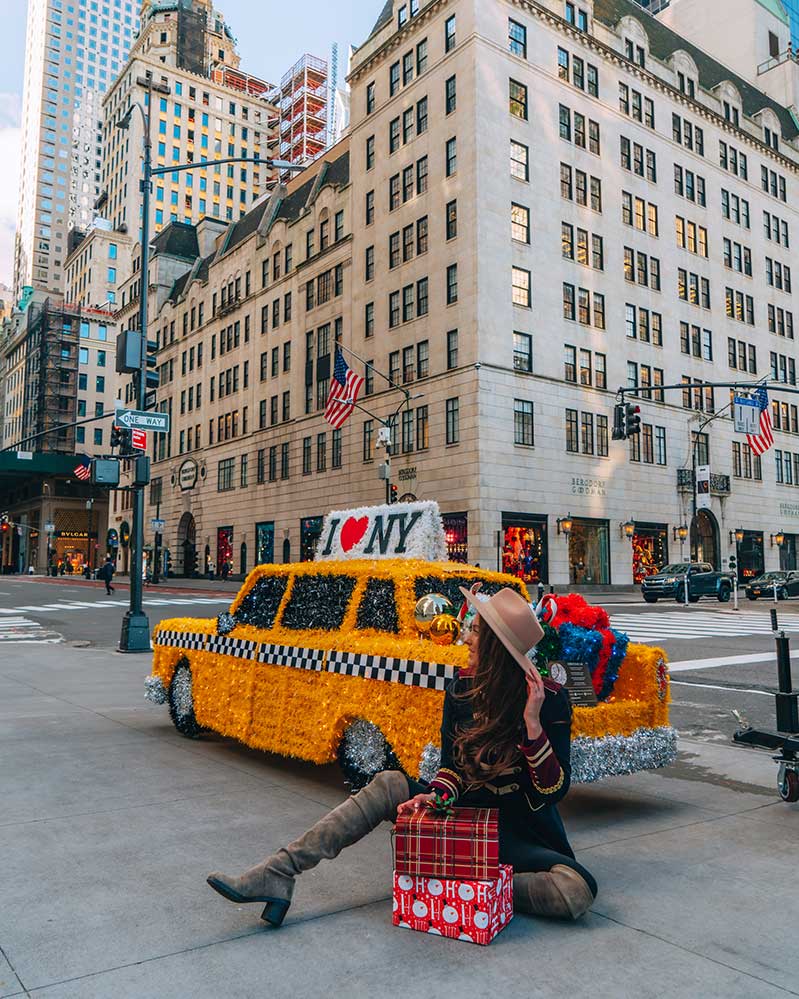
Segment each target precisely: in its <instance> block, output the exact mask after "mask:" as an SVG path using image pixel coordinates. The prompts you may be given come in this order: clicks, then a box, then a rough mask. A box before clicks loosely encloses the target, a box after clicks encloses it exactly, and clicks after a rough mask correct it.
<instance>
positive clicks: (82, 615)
mask: <svg viewBox="0 0 799 999" xmlns="http://www.w3.org/2000/svg"><path fill="white" fill-rule="evenodd" d="M236 588H237V586H236V584H232V583H209V582H207V581H200V582H198V583H196V584H186V585H184V584H183V581H176V582H172V583H170V584H167V585H163V584H161V585H159V586H157V587H156V586H148V587H146V589H145V594H144V603H145V610H146V612H147V614H148V616H149V619H150V624H151V626H153V627H154V626H155V625H156V624H157V623H158V622H159V621H161V620H163V619H164V618H171V617H200V618H207V617H215V616H216V615H217V614H218V613H219V612H220V611H221V610H223V609H225V608H226V607H227V606H228V605H229V604H230V602H231V600H232V599H233V595H234V594H235V591H236ZM588 599H589V600H590V599H592V598H590V597H589V598H588ZM127 600H128V589H127V583H126V581H124V580H119V581H116V582H115V592H114V594H113V595H111V596H106V594H105V588H104V586H103V584H102V583H87V582H84V581H83V580H70V579H64V578H60V579H57V580H49V579H43V578H38V577H34V578H28V577H15V576H2V577H0V658H2V657H4V656H6V655H13V648H14V644H13V643H15V642H17V641H25V642H27V643H37V642H42V643H48V644H50V643H60V642H65V643H68V644H73V645H79V646H86V645H88V646H91V647H94V648H100V649H108V650H109V652H110V653H114V654H116V653H115V651H114V650H115V649H116V645H117V643H118V640H119V633H120V627H121V621H122V616H123V614H124V612H125V609H126V606H127ZM593 602H596V603H602V604H603V605H605V606H607V608H608V610H609V612H610V614H611V619H612V623H613V625H614V627H618V628H620V629H621V630H623V631H627V632H628V633H629V634H630V635H631V637H632V638H633V639H635V640H643V641H646V642H648V643H650V644H655V645H659V646H660V647H662V648H663V649H664V650H665V651H666V653H667V656H668V659H669V661H670V663H671V664H672V701H673V703H672V713H671V716H672V722H673V724H674V725H676V727H677V728H678V729H679V731H680V732H681V733H682V734H683V735H690V736H692V737H694V738H699V739H702V740H707V741H724V742H726V741H728V740H729V739H730V737H731V736H732V733H733V731H734V730H735V729H736V728H737V727H738V722H737V720H736V718H735V716H734V715H733V710H737V711H738V712H740V714H741V715H742V716H743V717H744V718H745V719H746V720H747V721H748V722H749V723H750V724H753V725H757V726H760V727H768V728H771V727H773V726H774V699H773V697H772V696H771V694H772V693H773V692H774V691H775V690H776V689H777V668H776V658H775V644H774V638H773V635H772V634H771V629H770V620H769V609H770V608H771V607H773V606H774V604H773V603H770V602H766V601H757V602H755V603H751V602H749V601H747V600H746V599H744V598H743V595H742V599H741V604H740V610H739V611H738V613H737V614H736V612H735V611H734V610H733V609H732V604H725V605H720V604H718V603H717V602H716V601H713V600H702V601H701V602H700V603H698V604H694V605H689V606H688V607H687V608H686V607H683V606H680V605H677V604H675V603H671V602H660V603H658V604H656V605H654V606H653V605H649V604H645V603H643V601H642V600H641V598H640V597H639V596H638V595H637V594H635V593H626V594H625V593H613V594H612V595H609V594H602V595H599V596H598V597H597V598H593ZM778 613H779V623H780V626H781V627H784V628H785V629H786V631H787V632H788V634H789V636H790V637H792V638H793V640H794V646H795V648H796V649H797V652H796V653H795V655H796V656H797V658H799V599H794V600H789V601H786V602H783V603H780V604H779V605H778ZM141 658H142V660H143V661H142V669H141V672H142V677H144V676H145V675H146V674H147V673H148V672H149V668H148V663H147V662H146V661H145V660H146V659H147V656H146V655H142V656H141ZM794 669H795V675H796V677H797V679H796V681H795V686H799V662H797V661H796V660H794Z"/></svg>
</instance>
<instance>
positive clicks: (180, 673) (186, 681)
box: [172, 666, 194, 718]
mask: <svg viewBox="0 0 799 999" xmlns="http://www.w3.org/2000/svg"><path fill="white" fill-rule="evenodd" d="M172 706H173V709H174V711H175V714H176V715H177V717H178V718H186V717H188V716H189V715H190V714H191V713H192V711H193V710H194V698H193V697H192V693H191V670H190V669H189V668H188V666H178V668H177V669H176V670H175V675H174V676H173V677H172Z"/></svg>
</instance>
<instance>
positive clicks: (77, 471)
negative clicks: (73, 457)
mask: <svg viewBox="0 0 799 999" xmlns="http://www.w3.org/2000/svg"><path fill="white" fill-rule="evenodd" d="M72 474H73V475H74V476H75V477H76V478H78V479H81V481H83V482H86V480H87V479H90V478H91V477H92V460H91V458H88V457H87V456H86V455H85V454H83V455H81V456H80V460H79V461H78V463H77V465H76V466H75V468H74V469H73V472H72Z"/></svg>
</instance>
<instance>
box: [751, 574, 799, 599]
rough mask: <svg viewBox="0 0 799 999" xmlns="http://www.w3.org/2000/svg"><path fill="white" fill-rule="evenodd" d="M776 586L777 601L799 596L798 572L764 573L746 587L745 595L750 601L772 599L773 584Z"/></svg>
mask: <svg viewBox="0 0 799 999" xmlns="http://www.w3.org/2000/svg"><path fill="white" fill-rule="evenodd" d="M775 583H776V584H777V599H778V600H787V599H788V597H796V596H799V572H787V571H783V572H764V573H763V575H762V576H758V577H757V579H753V580H752V581H751V582H750V583H747V585H746V591H745V592H746V595H747V597H749V599H750V600H757V598H758V597H766V598H767V599H769V600H773V599H774V584H775Z"/></svg>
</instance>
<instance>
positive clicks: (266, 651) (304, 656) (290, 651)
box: [258, 645, 327, 672]
mask: <svg viewBox="0 0 799 999" xmlns="http://www.w3.org/2000/svg"><path fill="white" fill-rule="evenodd" d="M326 655H327V653H326V652H325V650H324V649H300V648H297V647H296V646H294V645H262V646H261V651H260V652H259V653H258V662H260V663H269V664H270V665H273V666H291V667H292V668H293V669H312V670H316V671H317V672H319V671H320V670H323V669H324V666H325V656H326Z"/></svg>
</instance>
